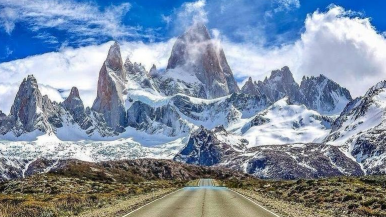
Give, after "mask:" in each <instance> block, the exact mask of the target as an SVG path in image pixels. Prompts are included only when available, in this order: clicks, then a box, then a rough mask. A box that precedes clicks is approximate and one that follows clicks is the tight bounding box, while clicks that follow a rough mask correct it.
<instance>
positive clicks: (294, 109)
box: [238, 97, 331, 147]
mask: <svg viewBox="0 0 386 217" xmlns="http://www.w3.org/2000/svg"><path fill="white" fill-rule="evenodd" d="M330 121H331V120H330V119H329V118H327V117H323V116H321V115H320V114H319V113H317V112H316V111H312V110H308V109H307V108H306V107H305V106H304V105H293V104H291V103H289V99H288V98H287V97H285V98H283V99H281V100H279V101H277V102H276V103H274V104H273V105H272V106H270V107H269V108H267V109H266V110H264V111H261V112H259V113H258V114H257V115H256V116H255V117H253V118H251V120H250V121H249V122H248V123H247V124H245V125H244V126H243V127H242V128H241V129H240V130H239V132H238V133H239V134H241V135H242V136H243V137H244V138H245V139H247V140H248V141H249V145H248V147H254V146H259V145H279V144H289V143H310V142H318V141H319V140H321V139H323V138H324V136H326V135H327V134H328V133H329V131H330Z"/></svg>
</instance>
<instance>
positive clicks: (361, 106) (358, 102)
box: [325, 81, 386, 145]
mask: <svg viewBox="0 0 386 217" xmlns="http://www.w3.org/2000/svg"><path fill="white" fill-rule="evenodd" d="M385 87H386V82H385V81H382V82H380V83H378V84H377V85H375V86H374V87H372V88H371V89H369V91H367V93H366V94H365V95H364V96H363V97H362V98H357V99H355V100H354V101H352V102H351V103H349V104H348V105H347V106H346V108H345V109H344V111H343V112H342V114H341V115H340V116H339V117H338V119H337V120H336V121H335V122H334V124H333V126H332V131H331V133H330V135H329V136H328V137H327V138H326V139H325V142H328V143H329V144H334V145H342V144H345V143H347V142H350V141H351V140H352V139H353V138H352V137H353V136H358V134H361V133H363V132H364V131H366V130H369V129H371V128H374V127H376V126H378V125H380V124H381V123H382V122H383V121H384V119H385V110H386V88H385ZM349 140H350V141H349Z"/></svg>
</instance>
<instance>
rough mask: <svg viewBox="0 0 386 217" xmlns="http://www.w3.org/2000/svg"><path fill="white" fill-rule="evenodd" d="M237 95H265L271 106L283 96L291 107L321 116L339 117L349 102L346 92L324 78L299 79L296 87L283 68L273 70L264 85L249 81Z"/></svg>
mask: <svg viewBox="0 0 386 217" xmlns="http://www.w3.org/2000/svg"><path fill="white" fill-rule="evenodd" d="M241 92H242V93H245V94H251V95H266V96H267V97H268V99H269V100H270V101H272V102H276V101H278V100H280V99H282V98H283V97H285V96H287V97H288V98H289V100H290V101H291V102H292V103H296V104H302V105H305V106H307V107H308V108H309V109H312V110H315V111H318V112H320V113H321V114H326V115H332V114H339V113H340V112H341V111H342V110H343V108H344V106H345V105H346V104H347V103H349V102H350V101H351V100H352V98H351V95H350V92H349V91H348V90H347V89H346V88H343V87H341V86H340V85H339V84H337V83H336V82H334V81H332V80H330V79H328V78H327V77H325V76H324V75H320V76H318V77H303V80H302V82H301V83H300V85H299V84H298V83H296V81H295V79H294V78H293V75H292V73H291V71H290V69H289V68H288V67H287V66H285V67H283V68H282V69H281V70H274V71H272V73H271V76H270V77H269V78H267V77H266V78H265V79H264V81H258V82H253V81H252V78H249V79H248V81H247V82H246V83H245V84H244V86H243V87H242V88H241Z"/></svg>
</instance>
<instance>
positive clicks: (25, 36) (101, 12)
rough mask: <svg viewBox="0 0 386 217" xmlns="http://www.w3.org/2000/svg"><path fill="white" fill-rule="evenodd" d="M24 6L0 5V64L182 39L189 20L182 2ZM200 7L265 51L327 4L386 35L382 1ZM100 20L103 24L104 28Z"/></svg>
mask: <svg viewBox="0 0 386 217" xmlns="http://www.w3.org/2000/svg"><path fill="white" fill-rule="evenodd" d="M16 2H17V3H16ZM27 2H28V1H23V0H21V1H9V0H0V24H1V25H0V41H1V43H0V62H7V61H11V60H15V59H20V58H24V57H27V56H31V55H36V54H42V53H46V52H51V51H57V50H59V49H61V48H63V47H65V46H71V47H80V46H87V45H90V44H101V43H104V42H106V41H110V40H112V39H115V40H125V41H138V40H141V41H144V42H153V41H167V40H168V39H170V38H171V37H175V36H177V35H178V34H181V32H182V31H183V30H184V28H186V26H187V25H188V23H189V21H191V20H192V19H193V18H192V16H194V15H191V14H189V15H187V16H186V17H184V16H183V15H181V13H180V12H181V8H183V7H184V4H185V5H186V2H185V1H181V0H173V1H170V0H157V1H148V0H137V1H102V0H91V1H72V0H64V1H50V0H38V1H34V2H36V7H33V6H31V7H30V8H28V7H26V5H27ZM29 2H31V1H29ZM47 2H48V3H47ZM42 3H46V4H48V6H47V10H52V12H50V13H47V14H45V12H44V11H40V10H41V9H39V4H42ZM56 3H57V4H58V5H60V6H58V8H56V9H53V8H52V7H51V6H52V5H51V4H56ZM205 3H206V4H205V6H204V10H205V13H206V19H207V20H206V21H207V25H208V27H209V28H216V29H218V30H219V31H221V33H222V35H223V36H225V37H227V38H228V39H229V40H230V41H233V42H248V43H255V44H260V45H261V46H264V47H270V46H281V45H283V44H288V43H291V42H293V41H295V40H297V39H298V38H299V37H300V35H301V33H302V32H303V31H304V21H305V19H306V17H307V14H310V13H313V12H314V11H316V10H318V9H319V10H321V11H326V10H327V8H328V7H329V5H331V4H335V5H339V6H342V7H343V8H345V9H346V10H352V11H355V12H359V13H361V15H360V16H364V17H369V18H371V23H372V25H373V26H374V27H375V28H376V30H377V31H378V32H383V31H386V19H384V15H383V13H384V10H385V9H386V1H382V0H373V1H368V0H355V1H352V0H316V1H314V0H313V1H310V0H299V1H298V0H261V1H256V0H254V1H253V0H234V1H225V0H208V1H206V2H205ZM23 4H24V5H23ZM61 7H64V8H66V9H68V8H69V9H70V11H71V7H73V8H74V9H76V10H74V13H78V14H68V13H67V14H66V13H61V10H62V8H61ZM79 8H84V10H79ZM78 10H79V11H78ZM32 13H35V14H38V15H31V14H32ZM39 13H42V14H39ZM79 13H80V14H79ZM81 13H90V14H94V15H95V17H92V16H91V17H87V18H84V19H82V18H77V17H76V16H79V17H81V16H83V15H82V14H81ZM44 16H46V17H45V18H44ZM42 17H43V18H42ZM63 19H64V21H63ZM66 19H67V20H66ZM99 19H106V20H107V23H103V22H102V21H101V20H99ZM53 20H59V21H60V20H62V21H61V22H62V24H60V23H59V24H51V25H46V24H47V21H53ZM109 23H110V24H111V26H109ZM119 28H120V30H117V29H119ZM71 29H72V30H75V31H71Z"/></svg>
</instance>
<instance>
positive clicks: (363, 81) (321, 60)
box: [223, 6, 386, 96]
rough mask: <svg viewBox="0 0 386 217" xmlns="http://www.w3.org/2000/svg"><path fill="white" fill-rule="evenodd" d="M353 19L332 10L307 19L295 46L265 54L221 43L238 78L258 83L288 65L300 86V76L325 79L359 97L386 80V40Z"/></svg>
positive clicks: (351, 15)
mask: <svg viewBox="0 0 386 217" xmlns="http://www.w3.org/2000/svg"><path fill="white" fill-rule="evenodd" d="M357 15H358V14H357V13H355V12H352V11H346V10H344V9H343V8H342V7H338V6H331V7H330V8H329V10H328V11H327V12H324V13H323V12H319V11H316V12H314V13H313V14H310V15H308V17H307V18H306V21H305V31H304V33H302V35H301V38H300V39H299V40H297V41H296V42H295V43H293V44H288V45H282V46H280V47H273V48H272V47H270V48H264V47H260V46H258V45H253V44H235V43H232V42H229V41H227V40H226V39H225V41H224V43H223V45H224V50H225V52H226V54H227V57H228V60H229V62H230V65H231V67H232V69H233V71H234V74H235V75H236V76H238V77H245V76H252V77H253V78H254V79H258V80H261V79H264V77H265V76H267V75H269V74H270V71H271V70H274V69H278V68H281V67H282V66H284V65H288V66H289V67H290V68H291V70H292V72H293V73H294V76H295V79H296V80H297V81H298V82H300V81H301V78H302V76H303V75H306V76H318V75H319V74H324V75H326V76H327V77H329V78H331V79H333V80H334V81H336V82H338V83H339V84H341V85H342V86H344V87H347V88H348V89H349V90H350V91H351V93H352V95H353V96H360V95H363V94H364V93H365V92H366V91H367V89H368V88H369V87H371V86H372V85H374V84H376V83H377V82H379V81H380V80H383V79H386V61H385V60H386V40H385V38H384V36H383V35H382V34H380V33H377V31H376V30H375V28H374V27H373V26H372V25H371V23H370V20H369V19H368V18H361V17H358V16H357Z"/></svg>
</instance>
